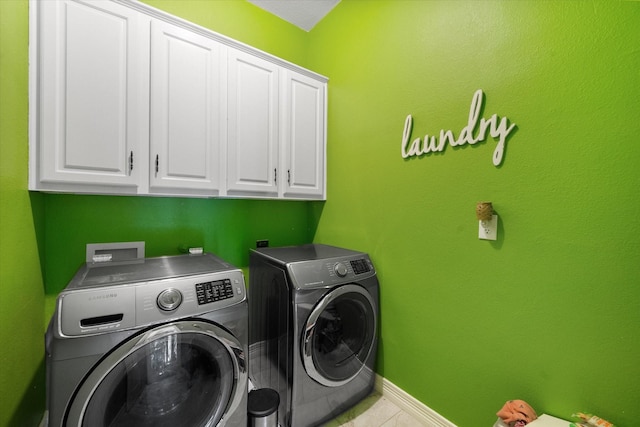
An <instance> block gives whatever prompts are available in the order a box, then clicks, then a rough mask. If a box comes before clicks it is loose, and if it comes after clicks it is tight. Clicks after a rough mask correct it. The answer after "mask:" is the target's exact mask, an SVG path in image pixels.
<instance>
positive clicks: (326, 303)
mask: <svg viewBox="0 0 640 427" xmlns="http://www.w3.org/2000/svg"><path fill="white" fill-rule="evenodd" d="M376 324H377V321H376V309H375V305H374V303H373V300H372V299H371V296H370V295H369V293H368V292H367V291H366V290H365V289H364V288H362V287H361V286H358V285H353V284H351V285H344V286H341V287H339V288H336V289H334V290H333V291H331V292H329V293H328V294H327V295H325V297H324V298H322V299H321V300H320V302H318V304H317V305H316V306H315V307H314V309H313V310H312V311H311V314H310V315H309V318H308V320H307V323H306V325H305V329H304V334H303V337H302V340H303V343H302V352H303V354H302V359H303V363H304V366H305V369H306V371H307V373H308V374H309V376H310V377H311V378H313V379H314V380H316V381H318V382H319V383H320V384H323V385H326V386H329V387H335V386H340V385H343V384H346V383H347V382H349V381H351V380H352V379H353V378H354V377H355V376H356V375H358V373H360V371H361V370H362V369H363V368H364V367H365V363H366V360H367V358H368V357H369V355H370V354H371V351H372V349H373V347H374V343H375V337H376Z"/></svg>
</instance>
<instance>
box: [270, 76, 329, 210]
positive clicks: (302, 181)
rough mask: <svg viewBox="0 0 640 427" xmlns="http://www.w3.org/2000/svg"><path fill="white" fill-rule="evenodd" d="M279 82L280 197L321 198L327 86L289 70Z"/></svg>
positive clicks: (323, 185) (323, 193)
mask: <svg viewBox="0 0 640 427" xmlns="http://www.w3.org/2000/svg"><path fill="white" fill-rule="evenodd" d="M282 81H283V84H282V86H283V88H282V98H283V99H282V103H281V105H282V109H281V114H282V126H281V135H282V136H281V139H282V142H283V144H282V146H283V150H282V154H283V155H282V156H281V159H282V160H281V162H282V165H283V172H284V169H285V168H286V181H285V180H284V179H283V180H282V188H283V196H284V197H287V198H295V197H301V198H318V199H325V198H326V197H325V157H326V156H325V146H326V144H325V129H326V126H325V117H326V103H325V99H326V88H327V86H326V85H325V84H323V83H322V82H319V81H318V80H316V79H312V78H310V77H307V76H305V75H303V74H300V73H296V72H294V71H291V70H286V71H285V72H284V73H283V79H282Z"/></svg>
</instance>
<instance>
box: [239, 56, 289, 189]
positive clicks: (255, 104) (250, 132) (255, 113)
mask: <svg viewBox="0 0 640 427" xmlns="http://www.w3.org/2000/svg"><path fill="white" fill-rule="evenodd" d="M228 64H229V74H228V146H227V150H228V164H227V168H228V170H227V176H228V181H227V190H228V192H229V194H234V192H248V193H257V194H259V195H265V194H270V195H277V179H278V170H277V162H278V84H279V82H278V67H277V66H276V65H274V64H273V63H270V62H267V61H265V60H262V59H261V58H258V57H254V56H251V55H248V54H246V53H244V52H240V51H236V50H230V51H229V63H228Z"/></svg>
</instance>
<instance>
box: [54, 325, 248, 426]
mask: <svg viewBox="0 0 640 427" xmlns="http://www.w3.org/2000/svg"><path fill="white" fill-rule="evenodd" d="M246 390H247V372H246V364H245V355H244V351H243V348H242V345H241V344H240V342H239V341H238V340H237V339H236V338H235V337H234V336H233V335H231V334H230V333H228V332H227V331H226V330H224V329H222V328H220V327H219V326H217V325H214V324H211V323H208V322H202V321H180V322H174V323H170V324H165V325H162V326H158V327H155V328H153V329H150V330H147V331H146V332H144V333H142V334H140V335H136V336H135V337H134V338H132V339H130V340H128V341H126V342H125V343H124V344H122V345H120V346H119V347H117V348H116V349H115V350H113V351H112V352H111V353H109V354H108V355H107V356H106V357H105V358H104V359H103V360H102V361H101V362H100V363H99V364H97V365H96V367H95V368H94V369H93V370H92V371H91V372H90V373H89V375H88V376H87V377H86V378H85V380H84V381H83V382H82V384H81V385H80V387H79V388H78V391H77V393H76V395H75V396H74V398H73V400H72V402H71V404H70V406H69V410H68V412H67V415H66V424H65V425H67V426H78V427H80V426H83V427H106V426H113V427H116V426H122V427H125V426H132V427H133V426H135V427H146V426H149V427H151V426H152V427H165V426H166V427H169V426H171V427H175V426H207V427H209V426H216V425H218V423H219V422H220V420H222V419H223V418H224V417H225V415H226V414H229V413H232V412H233V411H234V410H235V409H236V408H237V407H238V405H239V403H240V401H241V400H242V397H243V394H244V393H246Z"/></svg>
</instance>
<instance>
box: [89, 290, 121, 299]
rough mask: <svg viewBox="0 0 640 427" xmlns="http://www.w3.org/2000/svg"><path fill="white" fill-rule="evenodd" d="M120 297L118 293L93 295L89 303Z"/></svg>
mask: <svg viewBox="0 0 640 427" xmlns="http://www.w3.org/2000/svg"><path fill="white" fill-rule="evenodd" d="M117 297H118V293H117V292H112V293H110V294H102V295H93V296H90V297H89V301H96V300H102V299H111V298H117Z"/></svg>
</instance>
